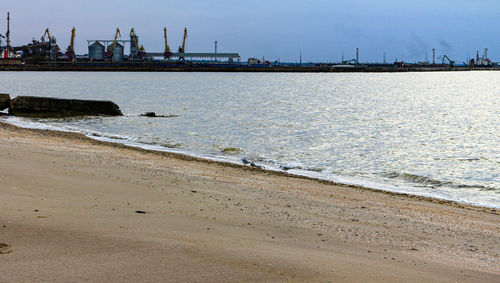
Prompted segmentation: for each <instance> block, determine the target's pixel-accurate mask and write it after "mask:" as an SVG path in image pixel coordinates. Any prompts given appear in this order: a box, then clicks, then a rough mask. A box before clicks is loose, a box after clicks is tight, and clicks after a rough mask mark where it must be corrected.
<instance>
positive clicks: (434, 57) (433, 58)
mask: <svg viewBox="0 0 500 283" xmlns="http://www.w3.org/2000/svg"><path fill="white" fill-rule="evenodd" d="M432 65H436V48H432Z"/></svg>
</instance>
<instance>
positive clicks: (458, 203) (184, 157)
mask: <svg viewBox="0 0 500 283" xmlns="http://www.w3.org/2000/svg"><path fill="white" fill-rule="evenodd" d="M1 115H2V114H1V113H0V117H1ZM0 126H2V127H6V126H7V127H14V128H19V129H23V130H32V131H35V132H44V131H48V132H51V134H52V135H55V136H63V137H67V138H76V139H84V140H85V139H88V141H92V142H97V143H102V144H103V145H109V146H115V147H121V148H126V149H132V150H138V151H143V152H148V153H152V154H158V155H160V156H166V157H174V158H178V159H181V160H186V161H199V162H206V163H207V164H210V163H215V164H221V165H224V166H229V167H235V168H244V169H245V170H254V171H255V172H258V171H261V172H266V173H272V174H276V175H278V176H288V177H292V178H299V179H305V180H311V181H316V182H320V183H324V184H329V185H334V186H345V187H350V188H356V189H359V190H368V191H374V192H381V193H385V194H388V195H393V196H404V197H408V198H415V199H417V200H423V201H429V202H434V203H440V204H448V205H454V206H456V207H460V208H468V207H469V208H471V209H472V208H479V209H491V211H493V212H494V213H496V214H500V209H499V208H496V207H492V206H488V205H480V204H475V203H469V202H461V201H457V200H449V199H445V198H439V197H435V196H426V195H418V194H412V193H406V192H398V191H392V190H389V189H378V188H371V187H366V186H360V185H352V184H346V183H339V182H336V181H334V180H328V179H326V178H320V177H312V176H307V175H305V174H303V175H302V174H294V173H290V172H287V171H280V170H273V169H266V168H258V167H252V166H247V165H244V164H239V163H236V162H231V161H222V160H215V159H210V158H208V157H207V158H205V157H199V156H196V155H194V154H193V155H191V154H189V153H179V152H173V151H168V150H155V149H147V148H143V147H141V146H140V145H137V146H135V145H127V144H124V143H120V142H117V141H116V142H114V141H105V140H101V139H98V138H99V137H97V136H96V137H95V138H93V137H91V136H87V135H85V134H83V133H80V132H71V131H64V130H53V129H34V128H26V127H22V126H18V125H14V124H10V123H6V122H3V121H0Z"/></svg>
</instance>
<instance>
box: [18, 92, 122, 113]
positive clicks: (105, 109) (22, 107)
mask: <svg viewBox="0 0 500 283" xmlns="http://www.w3.org/2000/svg"><path fill="white" fill-rule="evenodd" d="M9 115H15V116H23V117H35V118H63V117H74V116H94V115H107V116H123V114H122V112H121V111H120V107H118V105H116V104H115V103H114V102H112V101H103V100H79V99H61V98H52V97H35V96H18V97H16V98H14V99H12V100H11V101H10V107H9Z"/></svg>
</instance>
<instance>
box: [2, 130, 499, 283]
mask: <svg viewBox="0 0 500 283" xmlns="http://www.w3.org/2000/svg"><path fill="white" fill-rule="evenodd" d="M499 259H500V215H499V210H497V209H492V208H482V207H475V206H471V205H465V204H458V203H453V202H446V201H439V200H434V199H428V198H422V197H413V196H405V195H398V194H393V193H385V192H380V191H373V190H369V189H363V188H357V187H352V186H343V185H336V184H331V183H327V182H320V181H316V180H311V179H307V178H300V177H293V176H287V175H286V174H278V173H273V172H266V171H262V170H259V169H255V168H250V167H243V166H234V165H228V164H219V163H215V162H209V161H203V160H197V159H194V158H190V157H184V156H180V155H174V154H167V153H155V152H147V151H144V150H139V149H132V148H127V147H125V146H120V145H113V144H107V143H103V142H97V141H93V140H91V139H89V138H86V137H84V136H82V135H79V134H70V133H59V132H51V131H41V130H28V129H21V128H17V127H14V126H10V125H5V124H0V282H20V281H51V282H76V281H105V282H122V281H135V282H137V281H141V282H142V281H149V282H152V281H176V282H178V281H188V282H191V281H197V282H200V281H299V282H304V281H323V282H328V281H331V282H387V281H390V282H397V281H405V282H499V281H500V261H499Z"/></svg>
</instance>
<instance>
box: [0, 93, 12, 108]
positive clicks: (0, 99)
mask: <svg viewBox="0 0 500 283" xmlns="http://www.w3.org/2000/svg"><path fill="white" fill-rule="evenodd" d="M9 104H10V95H9V94H8V93H0V111H2V110H4V109H7V108H9Z"/></svg>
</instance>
